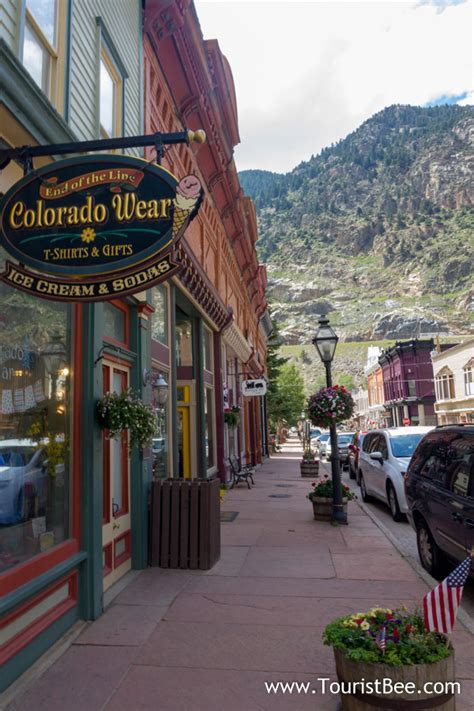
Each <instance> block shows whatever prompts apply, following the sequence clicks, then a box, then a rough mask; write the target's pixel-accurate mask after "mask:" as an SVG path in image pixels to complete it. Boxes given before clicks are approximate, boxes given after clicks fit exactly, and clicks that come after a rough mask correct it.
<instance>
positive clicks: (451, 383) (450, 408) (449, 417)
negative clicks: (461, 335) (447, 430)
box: [432, 338, 474, 425]
mask: <svg viewBox="0 0 474 711" xmlns="http://www.w3.org/2000/svg"><path fill="white" fill-rule="evenodd" d="M432 361H433V372H434V378H435V392H436V403H435V411H436V416H437V418H438V424H440V425H448V424H456V423H467V424H472V423H474V339H473V338H468V339H467V340H465V341H463V343H459V344H458V345H456V346H453V347H452V348H449V349H448V350H445V351H442V352H435V353H433V354H432Z"/></svg>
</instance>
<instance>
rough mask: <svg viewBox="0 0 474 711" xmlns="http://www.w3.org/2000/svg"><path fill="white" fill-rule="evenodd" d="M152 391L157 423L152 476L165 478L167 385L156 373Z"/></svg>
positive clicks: (160, 375)
mask: <svg viewBox="0 0 474 711" xmlns="http://www.w3.org/2000/svg"><path fill="white" fill-rule="evenodd" d="M152 382H153V391H154V398H155V402H156V406H157V407H156V422H157V435H158V438H157V440H156V446H155V441H154V442H153V446H152V449H151V451H152V454H153V474H154V476H155V477H156V476H158V477H162V476H166V449H167V448H165V441H166V412H165V405H166V401H167V400H168V393H169V385H168V383H167V382H166V380H165V379H164V377H163V376H162V374H161V373H158V376H157V377H155V378H154V380H153V381H152Z"/></svg>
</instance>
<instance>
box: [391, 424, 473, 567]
mask: <svg viewBox="0 0 474 711" xmlns="http://www.w3.org/2000/svg"><path fill="white" fill-rule="evenodd" d="M405 488H406V496H407V501H408V507H409V511H408V518H409V520H410V523H411V525H412V526H413V528H414V529H415V531H416V538H417V543H418V554H419V556H420V560H421V563H422V565H423V567H424V568H425V569H426V570H427V571H428V572H429V573H430V574H431V575H433V576H434V577H437V578H441V577H442V576H443V575H444V574H445V573H446V571H447V568H448V566H449V565H451V567H453V564H455V563H457V562H459V561H462V560H463V559H464V558H465V557H466V556H467V555H468V554H469V553H470V551H471V548H472V546H473V545H474V425H445V426H441V427H437V428H436V429H434V430H433V431H432V432H430V433H429V434H427V435H426V436H425V437H424V438H423V439H422V440H421V442H420V443H419V445H418V447H417V448H416V450H415V452H414V454H413V457H412V459H411V462H410V466H409V467H408V470H407V474H406V477H405Z"/></svg>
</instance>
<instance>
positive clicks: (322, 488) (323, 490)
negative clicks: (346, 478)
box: [306, 474, 357, 501]
mask: <svg viewBox="0 0 474 711" xmlns="http://www.w3.org/2000/svg"><path fill="white" fill-rule="evenodd" d="M332 493H333V488H332V479H330V478H329V476H328V475H327V474H325V476H324V479H323V480H322V481H320V482H319V483H316V482H314V483H313V489H312V491H310V492H309V494H307V495H306V496H307V498H308V499H309V500H310V501H313V499H332ZM341 494H342V496H343V498H344V499H349V501H353V500H354V499H357V494H354V492H353V491H351V490H350V489H349V487H348V486H347V485H346V484H341Z"/></svg>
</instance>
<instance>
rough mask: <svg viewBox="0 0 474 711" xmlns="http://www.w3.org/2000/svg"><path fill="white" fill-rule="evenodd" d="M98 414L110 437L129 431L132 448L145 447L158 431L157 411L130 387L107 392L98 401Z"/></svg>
mask: <svg viewBox="0 0 474 711" xmlns="http://www.w3.org/2000/svg"><path fill="white" fill-rule="evenodd" d="M97 414H98V418H99V423H100V425H101V426H102V427H103V428H104V429H106V430H108V437H109V438H110V439H116V438H118V437H120V435H121V434H122V432H125V431H128V433H129V447H130V449H131V448H132V447H134V446H137V447H139V448H140V449H143V448H144V447H146V446H148V445H149V444H151V440H152V438H153V435H154V434H155V432H156V412H155V410H154V408H153V407H151V405H145V404H144V403H143V402H142V401H141V400H140V398H139V396H138V395H136V394H134V393H133V391H132V390H131V389H130V388H128V389H126V390H124V391H123V392H121V393H106V394H105V395H104V397H103V398H101V399H100V400H99V401H98V403H97Z"/></svg>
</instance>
